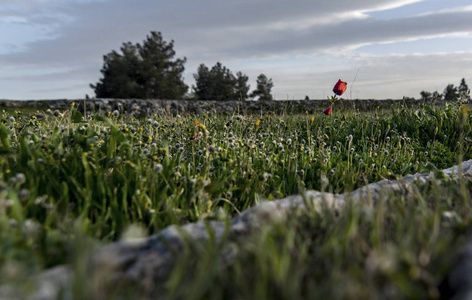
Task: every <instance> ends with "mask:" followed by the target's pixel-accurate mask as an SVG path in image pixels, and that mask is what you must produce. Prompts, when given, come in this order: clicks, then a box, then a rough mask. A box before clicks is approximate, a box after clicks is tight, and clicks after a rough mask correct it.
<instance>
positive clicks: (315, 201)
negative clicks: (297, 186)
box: [31, 160, 472, 299]
mask: <svg viewBox="0 0 472 300" xmlns="http://www.w3.org/2000/svg"><path fill="white" fill-rule="evenodd" d="M442 172H443V175H444V177H446V178H458V177H459V174H460V173H462V174H463V176H464V177H466V178H468V179H472V160H469V161H466V162H464V163H463V164H462V168H460V167H458V166H455V167H452V168H448V169H445V170H443V171H442ZM435 178H436V175H435V174H433V173H423V174H415V175H407V176H405V177H403V178H402V179H401V180H382V181H380V182H377V183H372V184H369V185H367V186H365V187H362V188H359V189H357V190H355V191H353V192H351V193H345V194H331V193H326V192H318V191H306V192H305V193H304V194H303V195H294V196H289V197H286V198H283V199H280V200H275V201H267V202H264V203H262V204H259V205H257V206H255V207H252V208H249V209H247V210H245V211H244V212H242V213H241V214H240V215H239V216H238V217H236V218H234V219H233V220H232V221H231V222H230V223H226V222H217V221H209V222H198V223H191V224H187V225H184V226H181V227H179V226H175V225H172V226H169V227H167V228H165V229H163V230H162V231H161V232H160V233H158V234H156V235H154V236H151V237H148V238H145V239H141V240H133V241H120V242H116V243H112V244H109V245H107V246H104V247H103V248H101V249H100V250H99V251H97V252H96V253H94V254H93V255H92V257H91V259H90V266H89V272H90V275H89V277H90V278H93V280H92V281H93V282H102V280H103V278H107V280H111V282H115V283H116V284H118V283H131V284H132V286H135V287H137V288H139V290H140V291H144V292H145V293H146V294H148V295H156V293H159V291H156V288H157V289H158V286H157V285H156V283H158V282H162V281H163V280H165V279H166V278H168V276H169V274H170V272H171V270H172V267H173V266H174V263H175V261H176V259H177V258H178V256H179V253H181V252H182V251H184V249H185V248H186V247H189V246H192V245H198V244H200V245H203V244H204V243H205V242H208V241H209V240H212V241H215V242H216V243H218V242H220V241H221V240H222V239H227V240H226V243H225V244H227V250H225V253H227V254H226V255H225V257H224V259H223V261H224V262H226V263H230V262H231V256H232V250H234V248H232V243H233V242H234V241H235V240H237V239H239V238H241V237H244V236H247V235H248V234H249V233H251V232H254V231H257V230H260V229H261V228H262V227H264V226H268V225H270V224H274V223H278V222H281V221H283V220H284V219H285V218H286V217H287V215H288V214H289V213H290V212H292V211H293V210H302V211H303V210H310V211H313V210H315V211H320V210H321V209H326V208H327V209H334V210H338V211H340V212H341V211H342V208H343V207H344V205H345V202H346V201H347V200H349V201H354V202H359V201H365V200H370V201H376V200H378V199H382V197H383V196H385V195H388V193H390V192H400V193H405V194H408V193H410V192H411V190H412V185H413V184H414V183H415V182H416V181H425V182H426V181H430V180H435ZM458 262H459V263H458V264H457V267H456V268H455V269H454V270H453V271H452V272H451V274H450V276H449V277H448V279H447V280H446V281H445V282H446V283H444V284H443V285H442V289H443V290H448V289H449V290H450V291H452V292H454V293H456V294H457V295H459V296H458V297H459V298H457V299H467V296H468V295H472V276H464V274H472V240H471V242H470V243H469V244H468V245H467V246H466V247H465V248H464V250H463V251H462V252H461V254H460V255H459V256H458ZM69 277H70V271H68V269H67V267H58V268H57V269H53V270H49V271H45V272H44V273H43V274H42V275H41V276H40V277H39V278H38V292H37V293H36V294H35V295H34V297H33V298H31V299H46V298H44V296H41V295H47V296H50V295H56V294H57V293H58V292H59V291H60V290H61V289H63V288H64V286H65V284H64V282H65V281H66V280H67V279H68V278H69ZM98 286H100V284H98ZM449 290H448V291H449ZM452 292H451V293H452ZM41 297H42V298H41ZM454 299H456V298H454Z"/></svg>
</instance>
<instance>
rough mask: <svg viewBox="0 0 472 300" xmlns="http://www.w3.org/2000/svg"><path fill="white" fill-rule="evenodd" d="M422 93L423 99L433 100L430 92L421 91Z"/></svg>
mask: <svg viewBox="0 0 472 300" xmlns="http://www.w3.org/2000/svg"><path fill="white" fill-rule="evenodd" d="M420 95H421V99H422V100H423V101H429V100H431V96H432V94H431V93H430V92H427V91H422V92H421V93H420Z"/></svg>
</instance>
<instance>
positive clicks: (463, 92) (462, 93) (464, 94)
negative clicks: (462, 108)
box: [457, 78, 470, 99]
mask: <svg viewBox="0 0 472 300" xmlns="http://www.w3.org/2000/svg"><path fill="white" fill-rule="evenodd" d="M457 91H458V93H459V97H461V98H465V99H470V94H469V86H468V85H467V83H465V78H462V80H461V83H460V84H459V88H458V89H457Z"/></svg>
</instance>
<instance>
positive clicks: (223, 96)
mask: <svg viewBox="0 0 472 300" xmlns="http://www.w3.org/2000/svg"><path fill="white" fill-rule="evenodd" d="M236 76H237V77H235V76H234V75H233V73H232V72H231V71H230V70H229V69H228V68H226V67H225V66H223V65H222V64H221V63H220V62H217V63H216V64H215V65H214V66H213V67H212V68H211V70H210V69H208V67H207V66H205V65H204V64H201V65H200V66H198V69H197V73H196V74H194V75H193V77H194V78H195V85H194V86H193V87H192V90H193V93H194V95H195V98H197V99H199V100H233V99H246V98H247V97H248V96H247V93H248V91H249V86H248V85H247V81H248V79H249V78H248V77H247V76H246V75H245V74H243V73H242V72H238V73H237V74H236Z"/></svg>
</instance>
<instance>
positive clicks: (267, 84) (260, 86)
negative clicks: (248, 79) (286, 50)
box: [251, 74, 274, 100]
mask: <svg viewBox="0 0 472 300" xmlns="http://www.w3.org/2000/svg"><path fill="white" fill-rule="evenodd" d="M273 87H274V83H273V82H272V79H268V78H267V76H265V75H264V74H261V75H259V76H258V77H257V88H256V89H255V90H254V91H253V92H252V93H251V97H259V100H272V94H271V92H270V91H271V89H272V88H273Z"/></svg>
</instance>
